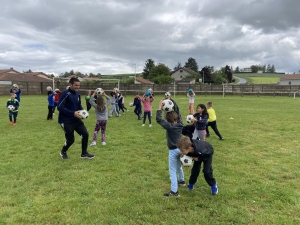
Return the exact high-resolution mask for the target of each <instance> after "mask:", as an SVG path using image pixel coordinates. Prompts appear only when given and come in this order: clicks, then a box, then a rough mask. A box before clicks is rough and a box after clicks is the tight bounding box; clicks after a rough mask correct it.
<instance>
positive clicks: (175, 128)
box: [156, 110, 183, 150]
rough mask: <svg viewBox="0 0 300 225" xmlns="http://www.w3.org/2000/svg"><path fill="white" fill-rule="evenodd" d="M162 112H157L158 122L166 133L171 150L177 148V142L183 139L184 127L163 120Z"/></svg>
mask: <svg viewBox="0 0 300 225" xmlns="http://www.w3.org/2000/svg"><path fill="white" fill-rule="evenodd" d="M161 114H162V111H161V110H157V112H156V122H157V123H159V124H160V125H161V126H162V127H163V128H164V129H165V130H167V132H166V137H167V145H168V148H169V149H170V150H174V149H176V148H177V145H176V144H177V141H178V140H179V138H180V137H181V133H182V128H183V125H182V124H181V123H169V122H168V121H165V120H164V119H163V118H162V115H161Z"/></svg>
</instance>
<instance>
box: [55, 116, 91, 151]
mask: <svg viewBox="0 0 300 225" xmlns="http://www.w3.org/2000/svg"><path fill="white" fill-rule="evenodd" d="M60 126H61V128H62V129H63V130H64V132H65V138H66V142H65V144H64V146H63V148H62V151H64V152H66V151H68V149H69V148H70V146H71V145H72V144H73V143H74V141H75V137H74V131H76V133H77V134H79V135H80V136H81V138H82V140H81V151H82V154H86V152H87V145H88V140H89V133H88V131H87V129H86V127H85V125H84V123H83V122H82V121H81V120H79V119H78V120H75V121H74V122H69V123H61V124H60Z"/></svg>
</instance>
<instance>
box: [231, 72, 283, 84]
mask: <svg viewBox="0 0 300 225" xmlns="http://www.w3.org/2000/svg"><path fill="white" fill-rule="evenodd" d="M234 76H237V77H240V78H244V79H246V81H247V83H248V84H277V83H278V82H279V80H280V78H281V77H283V76H285V74H274V73H262V74H258V73H246V74H243V73H235V74H234Z"/></svg>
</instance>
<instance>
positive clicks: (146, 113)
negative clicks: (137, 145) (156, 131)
mask: <svg viewBox="0 0 300 225" xmlns="http://www.w3.org/2000/svg"><path fill="white" fill-rule="evenodd" d="M147 115H148V119H149V124H151V112H144V122H143V124H145V122H146V116H147Z"/></svg>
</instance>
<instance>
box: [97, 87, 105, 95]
mask: <svg viewBox="0 0 300 225" xmlns="http://www.w3.org/2000/svg"><path fill="white" fill-rule="evenodd" d="M103 92H104V90H103V89H102V88H97V89H96V93H97V95H102V94H103Z"/></svg>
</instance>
